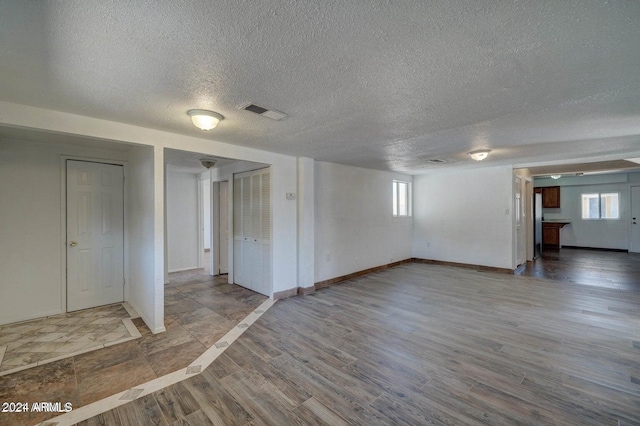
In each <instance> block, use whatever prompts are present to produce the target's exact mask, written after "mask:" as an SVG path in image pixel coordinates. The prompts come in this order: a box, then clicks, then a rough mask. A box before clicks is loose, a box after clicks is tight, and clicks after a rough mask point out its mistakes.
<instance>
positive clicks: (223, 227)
mask: <svg viewBox="0 0 640 426" xmlns="http://www.w3.org/2000/svg"><path fill="white" fill-rule="evenodd" d="M228 194H229V182H227V181H223V182H220V191H219V197H220V203H219V204H218V207H219V209H220V211H219V213H218V217H219V218H220V230H219V232H218V235H219V237H220V245H219V254H220V258H219V261H220V263H219V271H218V272H219V273H220V274H227V273H229V220H228V217H229V210H228V204H227V202H228V199H229V198H228V197H229V195H228Z"/></svg>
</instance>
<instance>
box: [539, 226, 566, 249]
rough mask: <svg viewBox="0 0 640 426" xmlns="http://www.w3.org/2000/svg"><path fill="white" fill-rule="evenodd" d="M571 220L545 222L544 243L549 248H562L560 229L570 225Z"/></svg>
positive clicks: (543, 228) (543, 227) (543, 229)
mask: <svg viewBox="0 0 640 426" xmlns="http://www.w3.org/2000/svg"><path fill="white" fill-rule="evenodd" d="M569 223H571V222H569V221H557V222H543V223H542V245H543V246H544V247H548V248H560V229H562V227H563V226H565V225H568V224H569Z"/></svg>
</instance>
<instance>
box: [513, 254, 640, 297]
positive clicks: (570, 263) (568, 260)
mask: <svg viewBox="0 0 640 426" xmlns="http://www.w3.org/2000/svg"><path fill="white" fill-rule="evenodd" d="M518 274H519V275H524V276H532V277H540V278H547V279H551V280H558V281H564V282H569V283H575V284H583V285H590V286H594V287H604V288H615V289H622V290H636V291H640V253H626V252H616V251H604V250H585V249H573V248H562V249H560V250H549V249H547V250H545V251H544V252H543V253H542V257H541V258H539V259H537V260H535V261H534V262H531V263H527V266H526V268H525V269H524V270H523V271H521V272H519V273H518Z"/></svg>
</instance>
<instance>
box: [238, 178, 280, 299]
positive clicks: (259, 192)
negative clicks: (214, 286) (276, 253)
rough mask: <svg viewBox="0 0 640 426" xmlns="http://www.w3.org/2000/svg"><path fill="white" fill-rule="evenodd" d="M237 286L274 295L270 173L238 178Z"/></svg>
mask: <svg viewBox="0 0 640 426" xmlns="http://www.w3.org/2000/svg"><path fill="white" fill-rule="evenodd" d="M233 206H234V210H233V211H234V214H233V217H234V282H235V283H236V284H239V285H241V286H243V287H246V288H249V289H251V290H253V291H256V292H258V293H262V294H264V295H267V296H269V295H270V294H271V180H270V174H269V169H261V170H256V171H252V172H246V173H241V174H237V175H235V177H234V191H233Z"/></svg>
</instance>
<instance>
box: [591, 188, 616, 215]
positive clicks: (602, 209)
mask: <svg viewBox="0 0 640 426" xmlns="http://www.w3.org/2000/svg"><path fill="white" fill-rule="evenodd" d="M582 219H620V194H619V193H618V192H598V193H592V194H582Z"/></svg>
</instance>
